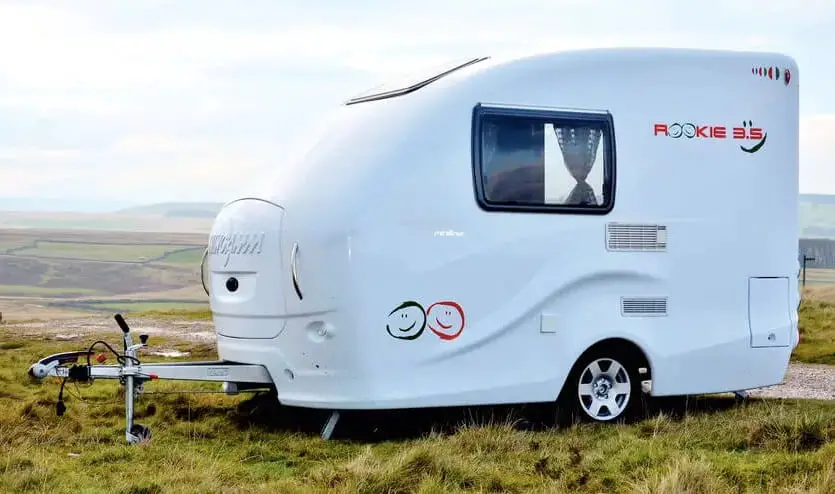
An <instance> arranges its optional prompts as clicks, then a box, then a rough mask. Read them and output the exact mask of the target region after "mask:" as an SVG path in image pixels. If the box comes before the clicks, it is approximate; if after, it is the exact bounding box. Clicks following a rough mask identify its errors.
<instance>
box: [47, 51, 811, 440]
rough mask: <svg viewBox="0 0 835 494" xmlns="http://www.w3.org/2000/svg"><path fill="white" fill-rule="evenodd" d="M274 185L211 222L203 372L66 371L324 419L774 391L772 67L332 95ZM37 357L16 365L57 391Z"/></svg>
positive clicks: (757, 57)
mask: <svg viewBox="0 0 835 494" xmlns="http://www.w3.org/2000/svg"><path fill="white" fill-rule="evenodd" d="M284 170H286V173H284V174H283V175H282V176H281V177H280V178H279V179H278V180H276V181H275V182H273V183H270V184H265V185H266V186H265V188H264V190H263V191H261V192H259V193H257V194H253V195H251V196H249V197H241V198H239V199H237V200H234V201H231V202H229V203H228V204H226V205H225V207H224V208H223V209H222V211H221V212H220V213H219V215H218V216H217V218H216V220H215V222H214V226H213V228H212V232H211V235H210V238H209V245H208V248H207V251H206V255H205V257H204V263H203V266H202V268H201V271H202V273H203V276H204V278H203V279H204V286H205V288H206V291H207V293H208V294H209V296H210V303H211V309H212V312H213V317H214V323H215V327H216V332H217V349H218V353H219V356H220V362H212V363H204V364H200V363H198V364H188V366H184V365H183V364H141V363H140V362H139V361H138V360H134V359H135V358H136V350H135V349H136V348H139V346H134V348H135V349H134V350H133V353H132V354H131V355H132V356H131V357H130V358H123V361H122V363H121V364H120V365H119V366H112V367H109V368H110V369H111V370H108V371H105V370H101V369H106V368H108V366H95V365H94V366H89V365H87V366H76V367H84V368H86V370H85V371H83V372H81V371H78V372H77V376H80V377H81V378H90V377H97V376H102V377H114V376H125V375H130V376H132V379H134V380H136V381H131V383H133V382H142V381H145V380H147V379H149V377H148V376H149V375H150V374H154V375H155V376H156V377H159V378H174V379H201V380H202V379H209V380H216V381H222V382H225V383H226V384H225V386H226V389H227V390H231V391H234V390H235V389H242V388H245V387H251V386H257V385H267V386H270V387H272V388H274V389H275V391H276V395H277V399H278V400H279V401H280V402H281V403H282V404H284V405H290V406H300V407H313V408H320V409H328V410H333V411H335V412H338V411H339V410H347V409H382V408H411V407H436V406H466V405H478V404H501V403H527V402H560V403H562V404H564V405H565V406H567V407H569V408H572V409H575V410H576V411H578V412H580V414H581V415H583V416H584V417H586V418H588V419H590V420H594V421H604V422H605V421H611V420H614V419H619V418H621V417H625V416H626V415H628V414H630V413H631V412H632V411H634V410H635V408H636V407H637V406H639V403H640V401H641V397H640V395H641V394H642V393H649V394H650V395H653V396H665V395H685V394H702V393H719V392H727V391H741V390H747V389H752V388H758V387H763V386H768V385H773V384H777V383H780V382H781V381H782V380H783V378H784V375H785V372H786V369H787V365H788V362H789V357H790V354H791V352H792V350H793V348H794V347H795V346H796V344H797V342H798V330H797V307H798V305H799V293H798V286H797V270H798V261H797V248H798V202H797V193H798V70H797V66H796V64H795V62H794V61H793V60H792V59H791V58H789V57H787V56H785V55H780V54H774V53H753V52H732V51H709V50H685V49H637V48H634V49H633V48H630V49H598V50H578V51H568V52H557V53H547V54H539V55H532V56H528V57H523V58H517V59H507V60H498V59H493V58H487V57H484V58H474V59H471V60H467V61H464V62H461V63H457V64H455V65H453V66H451V67H448V68H446V69H444V70H439V71H437V72H436V73H431V74H425V75H423V76H421V77H418V78H416V79H414V80H413V81H407V82H404V83H403V84H396V85H392V86H389V87H381V88H378V89H376V90H372V91H370V92H369V93H367V94H363V95H361V96H358V97H356V98H353V99H351V100H348V101H347V102H346V103H345V104H344V105H343V106H342V107H341V108H340V109H339V111H338V112H337V114H336V118H335V120H334V123H333V125H332V126H331V127H330V129H329V131H328V132H326V133H325V134H324V137H323V138H322V139H321V140H320V141H319V142H318V143H316V144H315V145H314V146H313V148H312V149H311V150H310V152H309V153H308V154H306V155H305V156H304V157H303V158H302V159H300V160H299V161H298V162H296V163H292V164H289V165H288V166H286V167H285V168H284ZM120 324H122V325H123V322H120ZM123 329H125V330H127V328H126V327H124V328H123ZM129 335H130V333H129V332H127V331H126V343H125V348H128V347H130V346H131V345H132V341H127V340H128V339H129V338H130V336H129ZM51 362H53V363H52V364H50V365H45V364H44V362H43V361H42V362H41V363H39V364H36V365H35V366H33V367H32V370H31V372H32V373H33V374H34V375H37V376H45V375H47V374H52V375H67V373H68V372H69V371H68V370H67V368H66V367H65V366H64V365H58V364H56V363H54V362H55V361H54V360H53V361H51ZM47 364H49V362H47ZM247 383H249V384H247ZM642 383H643V385H642ZM131 386H133V384H131ZM127 395H128V396H129V397H130V396H132V393H127ZM129 400H132V398H129ZM337 417H338V414H336V413H335V414H334V415H333V417H332V418H333V420H331V421H330V422H329V424H328V427H327V428H326V429H327V430H326V436H327V435H329V431H330V430H332V427H333V425H334V423H335V420H336V418H337ZM131 420H132V419H131V416H130V414H129V416H128V421H129V424H128V440H135V439H136V437H137V436H138V435H139V433H138V432H137V430H139V429H135V428H134V433H133V435H132V434H131V432H130V430H131V427H132V422H131Z"/></svg>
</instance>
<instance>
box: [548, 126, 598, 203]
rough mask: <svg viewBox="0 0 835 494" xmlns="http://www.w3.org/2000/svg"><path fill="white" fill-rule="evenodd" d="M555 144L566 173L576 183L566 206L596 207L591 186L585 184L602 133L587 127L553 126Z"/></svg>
mask: <svg viewBox="0 0 835 494" xmlns="http://www.w3.org/2000/svg"><path fill="white" fill-rule="evenodd" d="M554 132H555V133H556V135H557V142H558V143H559V145H560V150H561V151H562V157H563V161H564V162H565V167H566V168H567V169H568V172H569V173H570V174H571V176H572V177H574V180H576V181H577V184H576V185H575V186H574V189H572V190H571V193H570V194H569V195H568V198H567V199H566V201H565V202H566V204H572V205H583V206H597V205H598V204H597V198H596V197H595V195H594V190H593V189H592V188H591V185H589V184H588V182H586V178H588V176H589V173H590V172H591V169H592V168H593V167H594V160H595V158H596V157H597V146H598V145H599V144H600V137H601V134H602V132H601V131H600V129H593V128H589V127H557V126H556V125H554Z"/></svg>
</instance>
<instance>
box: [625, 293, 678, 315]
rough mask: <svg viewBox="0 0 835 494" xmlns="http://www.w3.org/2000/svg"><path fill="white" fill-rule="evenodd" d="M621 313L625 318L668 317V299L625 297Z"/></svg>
mask: <svg viewBox="0 0 835 494" xmlns="http://www.w3.org/2000/svg"><path fill="white" fill-rule="evenodd" d="M620 311H621V314H622V315H624V316H666V315H667V297H623V298H621V299H620Z"/></svg>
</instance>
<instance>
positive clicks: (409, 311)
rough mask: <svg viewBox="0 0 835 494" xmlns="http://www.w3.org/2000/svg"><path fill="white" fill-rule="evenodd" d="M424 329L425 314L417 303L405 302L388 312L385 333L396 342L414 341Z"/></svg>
mask: <svg viewBox="0 0 835 494" xmlns="http://www.w3.org/2000/svg"><path fill="white" fill-rule="evenodd" d="M425 328H426V312H424V310H423V306H422V305H420V304H419V303H417V302H415V301H412V300H407V301H405V302H403V303H402V304H400V305H398V306H397V307H396V308H395V309H394V310H393V311H391V312H389V320H388V324H386V331H388V333H389V334H390V335H391V336H393V337H395V338H397V339H398V340H414V339H416V338H417V337H418V336H420V335H421V334H422V333H423V330H424V329H425Z"/></svg>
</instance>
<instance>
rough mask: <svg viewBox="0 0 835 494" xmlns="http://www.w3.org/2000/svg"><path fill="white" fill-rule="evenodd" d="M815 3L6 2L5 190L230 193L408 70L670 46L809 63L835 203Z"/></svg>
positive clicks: (812, 151)
mask: <svg viewBox="0 0 835 494" xmlns="http://www.w3.org/2000/svg"><path fill="white" fill-rule="evenodd" d="M804 6H805V8H799V7H797V5H795V4H792V3H787V2H784V1H776V0H760V1H757V2H754V1H753V0H739V1H734V2H729V1H727V0H725V1H719V0H714V1H705V2H654V1H650V0H634V1H632V2H628V3H627V2H623V1H622V0H598V1H596V2H586V1H582V0H570V1H569V0H564V1H557V0H517V1H514V2H507V1H505V0H459V1H456V2H448V1H442V0H426V1H423V2H391V1H382V0H356V1H354V2H348V3H345V2H342V3H339V2H330V1H328V2H326V1H324V0H309V1H305V2H275V1H274V0H251V1H248V2H246V4H245V7H244V4H241V6H238V7H231V6H230V3H229V2H221V1H219V0H180V1H178V2H170V1H165V0H143V2H121V3H116V2H105V1H99V0H76V1H73V2H65V1H59V0H26V1H23V0H19V1H14V0H6V1H4V2H2V3H0V43H2V45H3V46H4V47H6V49H4V50H0V181H2V182H3V183H5V184H8V183H14V184H15V186H14V190H15V194H18V195H29V194H32V195H50V196H55V197H90V196H97V197H113V196H114V195H117V196H120V198H121V197H122V196H124V195H127V196H129V197H130V198H131V199H133V198H138V199H139V200H145V199H148V200H166V199H171V198H182V197H191V198H194V199H207V200H211V199H218V198H223V197H226V196H227V194H229V190H230V189H229V188H228V187H227V186H229V185H234V186H237V185H241V186H243V185H244V184H245V183H247V181H249V180H251V178H250V177H251V176H253V175H259V174H260V173H262V172H268V171H269V170H271V169H273V168H274V167H275V166H276V165H277V164H279V163H281V162H282V161H283V160H284V159H285V157H286V156H287V155H288V153H290V152H291V150H292V149H293V148H294V146H295V145H296V144H297V143H298V142H300V141H301V140H302V139H304V138H305V137H306V136H308V135H309V131H310V130H314V129H315V128H316V127H317V126H319V125H320V123H321V118H322V116H323V115H325V114H327V113H328V112H329V111H330V110H331V109H333V108H334V107H335V106H336V105H338V104H339V103H341V102H342V101H343V100H344V99H345V98H347V97H350V96H353V95H355V94H357V93H359V92H362V91H364V90H366V89H368V88H370V87H372V86H375V85H377V84H379V83H381V82H384V81H385V80H387V79H389V78H391V77H393V76H395V75H399V74H401V73H408V72H413V71H415V70H416V69H418V68H420V67H424V66H431V65H434V64H437V63H441V62H445V61H447V60H449V59H452V58H458V57H466V56H473V55H475V56H478V55H485V54H486V55H515V54H522V53H528V52H530V51H545V50H551V49H568V48H585V47H601V46H625V45H632V46H635V45H655V46H690V47H713V48H732V49H762V50H777V51H785V52H789V53H790V54H792V55H794V56H796V58H797V59H798V61H799V63H800V76H799V78H800V79H802V80H803V85H802V86H801V87H802V89H801V91H802V94H801V103H802V105H803V106H802V111H803V114H804V118H803V122H804V123H803V129H804V134H803V137H802V141H801V161H802V172H801V180H802V184H804V185H803V187H818V188H821V187H830V186H829V185H822V184H833V185H832V186H831V187H832V190H831V192H835V180H830V179H829V178H835V177H830V175H829V173H830V172H829V171H828V169H829V167H828V166H827V163H828V157H829V156H832V152H833V149H832V148H831V146H830V145H829V144H828V141H827V139H826V138H825V137H821V135H823V136H825V135H829V134H826V133H824V134H820V133H821V132H831V131H835V126H833V124H832V119H831V115H830V114H835V95H833V93H832V92H831V91H830V90H829V88H828V82H827V81H829V80H832V79H833V78H835V71H834V70H835V69H833V68H832V67H829V66H828V65H827V64H825V63H823V62H821V61H822V60H825V59H826V58H827V57H828V56H829V51H831V47H830V49H827V47H826V46H823V44H821V43H820V40H822V39H827V38H826V36H829V35H831V32H832V30H833V28H835V3H833V2H831V1H828V0H808V1H807V2H806V3H804ZM476 13H477V14H476ZM741 20H744V21H745V22H741ZM822 114H823V115H822ZM816 125H817V127H816ZM821 129H829V130H826V131H824V130H821ZM813 135H815V136H817V137H815V138H812V137H811V136H813ZM820 177H828V178H826V179H825V180H824V179H820Z"/></svg>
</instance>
